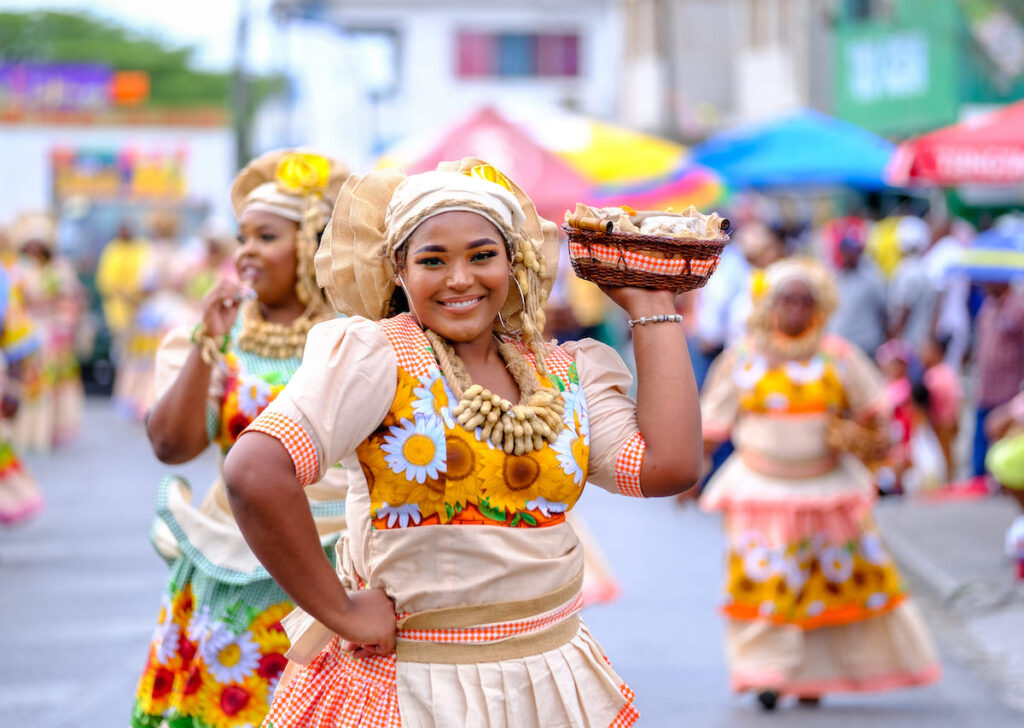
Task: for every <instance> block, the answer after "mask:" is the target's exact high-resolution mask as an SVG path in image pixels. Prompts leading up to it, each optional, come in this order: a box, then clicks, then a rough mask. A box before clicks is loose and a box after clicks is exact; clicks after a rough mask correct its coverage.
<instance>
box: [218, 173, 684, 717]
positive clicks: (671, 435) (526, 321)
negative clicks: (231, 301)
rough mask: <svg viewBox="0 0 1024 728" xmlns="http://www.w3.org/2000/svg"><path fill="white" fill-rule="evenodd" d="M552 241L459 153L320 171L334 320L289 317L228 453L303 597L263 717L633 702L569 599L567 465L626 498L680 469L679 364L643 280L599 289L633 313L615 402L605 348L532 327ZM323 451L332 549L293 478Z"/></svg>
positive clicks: (237, 497) (509, 187) (537, 712)
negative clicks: (417, 168) (417, 169)
mask: <svg viewBox="0 0 1024 728" xmlns="http://www.w3.org/2000/svg"><path fill="white" fill-rule="evenodd" d="M557 255H558V251H557V231H556V228H555V226H554V225H553V224H552V223H550V222H547V221H545V220H542V219H541V218H540V217H539V216H538V215H537V213H536V210H535V208H534V206H533V204H532V202H531V201H530V200H529V198H528V197H527V196H526V195H525V194H524V193H523V192H522V190H520V189H519V188H518V187H517V186H516V185H515V184H514V183H513V182H512V181H511V180H509V179H508V178H507V177H506V176H505V175H503V174H502V173H501V172H500V171H498V170H497V169H495V168H494V167H493V166H491V165H487V164H486V163H483V162H481V161H480V160H477V159H464V160H462V161H461V162H459V163H442V164H441V165H440V166H439V168H438V171H435V172H427V173H424V174H419V175H412V176H408V177H407V176H406V175H404V174H403V173H401V172H399V171H397V170H380V171H376V172H372V173H370V174H368V175H366V176H365V177H362V178H355V177H353V178H350V179H349V180H348V181H347V182H346V184H345V185H344V187H343V188H342V191H341V193H340V195H339V197H338V201H337V203H336V205H335V209H334V214H333V217H332V222H331V224H330V225H329V227H328V230H327V232H325V234H324V239H323V242H322V244H321V248H320V251H319V253H318V257H317V267H318V273H319V281H320V283H321V285H323V286H324V287H325V288H326V289H327V291H328V294H329V295H330V297H331V300H332V301H333V302H334V304H335V307H336V308H338V310H339V311H342V312H344V313H346V314H349V318H347V319H343V320H339V321H335V322H328V323H327V324H323V325H321V326H318V327H317V328H316V329H314V330H313V331H312V332H311V333H310V339H309V345H308V346H307V348H306V353H305V357H304V359H303V365H302V367H301V369H300V370H299V372H298V373H297V374H296V376H295V377H294V378H293V379H292V380H291V382H289V384H288V386H287V387H286V388H285V390H284V392H282V393H281V395H280V396H279V397H278V398H277V399H276V400H275V401H274V403H273V404H272V405H271V406H270V407H269V408H268V409H267V410H266V411H265V412H264V413H263V414H262V415H261V416H260V417H259V418H257V419H256V421H255V422H254V423H253V424H252V425H251V426H250V428H249V430H248V431H247V432H246V433H245V434H243V435H242V437H240V438H239V441H238V444H237V445H236V446H235V449H234V450H233V451H232V453H231V455H230V456H229V458H228V462H227V465H226V470H225V478H226V481H227V484H228V493H229V497H230V498H231V502H232V507H233V509H234V511H235V515H236V517H237V519H238V522H239V524H240V525H241V526H242V530H243V532H244V533H245V535H246V538H247V539H248V541H249V543H250V545H251V546H252V548H253V551H254V552H255V553H256V554H257V555H258V556H259V557H260V559H261V560H262V562H263V563H264V565H265V566H266V567H267V570H268V571H270V573H272V574H273V575H274V576H275V577H276V578H277V579H278V581H279V583H281V585H282V586H283V587H284V588H285V590H286V591H288V593H289V594H291V595H292V597H293V598H294V599H295V602H296V603H297V604H298V605H299V606H300V607H301V608H302V611H299V612H296V613H294V614H293V615H292V616H290V617H289V618H288V620H286V623H285V626H286V628H287V629H288V632H289V635H290V636H291V637H292V642H293V647H292V650H291V652H289V656H290V657H291V659H292V660H293V661H294V662H295V663H296V668H295V669H294V674H293V676H292V678H291V680H290V681H289V682H287V683H286V684H284V683H282V685H281V686H280V687H279V688H278V691H277V694H276V695H275V696H274V704H273V706H272V708H271V711H270V714H269V715H268V717H267V720H266V722H265V723H264V726H268V727H269V726H273V727H274V728H289V727H291V726H295V727H298V726H303V728H314V727H320V728H328V727H330V728H337V727H339V726H399V725H402V726H410V727H415V726H449V725H452V726H454V725H478V726H491V727H497V726H516V727H517V728H520V727H522V728H531V727H538V726H566V725H574V726H602V727H604V726H629V725H633V724H634V723H635V722H636V720H637V716H638V711H637V708H636V707H635V706H634V704H633V693H632V691H631V690H630V689H629V687H628V686H627V685H626V683H625V681H624V680H623V679H622V678H621V677H620V676H619V675H618V674H616V672H615V671H614V670H613V669H612V666H611V664H610V662H609V661H608V660H607V658H606V657H605V655H604V652H603V651H602V650H601V647H600V645H599V644H598V643H597V641H596V640H595V639H594V637H593V636H592V635H591V634H590V632H589V630H588V629H587V627H586V626H585V625H584V624H583V622H582V621H581V620H580V616H579V609H580V605H581V601H582V594H581V587H582V581H583V577H582V569H583V552H582V547H581V545H580V541H579V538H578V537H577V535H576V533H575V531H574V530H573V528H572V526H571V525H570V524H569V523H567V522H566V519H565V515H566V513H567V512H568V511H569V510H570V509H571V508H572V507H573V505H574V504H575V503H576V502H577V500H578V499H579V497H580V495H581V493H582V491H583V486H584V484H585V483H586V482H591V483H594V484H596V485H598V486H600V487H602V488H605V489H608V490H610V491H612V492H615V493H621V494H623V495H627V496H635V497H643V496H648V497H650V496H665V495H671V494H675V493H678V492H679V491H681V490H683V489H685V488H687V487H689V486H690V485H692V483H693V482H694V481H695V480H696V477H697V474H698V473H697V471H698V469H699V458H700V452H699V450H700V446H699V438H700V423H699V409H698V403H697V394H696V385H695V383H694V380H693V373H692V371H691V369H690V367H689V359H688V356H687V354H686V345H685V339H684V336H683V331H682V326H681V325H680V322H679V321H678V319H677V318H676V317H674V316H672V314H673V313H674V309H673V305H672V302H673V298H674V296H673V295H672V294H671V293H669V292H666V291H651V290H643V289H634V288H618V289H609V291H608V294H609V296H610V297H611V298H612V299H613V300H614V301H616V302H617V303H618V304H619V305H621V306H623V307H624V308H625V309H626V311H627V312H628V313H629V314H630V317H631V319H637V320H638V319H640V318H641V317H646V318H645V319H644V321H645V322H648V321H649V323H645V322H641V323H638V324H637V326H636V328H635V329H634V337H635V348H636V359H637V369H638V375H637V376H638V381H639V387H638V399H637V401H636V402H634V401H633V400H631V399H630V398H629V397H628V396H627V394H626V392H627V390H628V389H629V387H630V384H631V376H630V374H629V372H628V370H627V368H626V367H625V365H624V364H623V362H622V360H621V359H620V358H619V356H618V355H617V354H616V353H615V352H614V351H613V350H612V349H610V348H609V347H607V346H605V345H603V344H599V343H597V342H594V341H592V340H584V341H580V342H576V343H571V344H561V345H554V344H549V343H547V342H545V341H544V340H543V339H542V338H541V335H540V332H541V331H543V328H544V321H543V313H542V312H543V307H544V303H545V299H546V297H547V293H548V291H549V290H550V287H551V283H552V278H553V276H554V272H555V271H556V270H557V265H556V263H557ZM499 314H500V315H499ZM653 317H657V321H655V320H654V318H653ZM514 403H516V404H514ZM338 458H341V459H342V462H343V463H344V464H345V465H346V467H347V468H348V470H349V473H350V481H349V494H348V500H347V510H346V514H347V518H348V526H349V531H348V535H347V538H346V539H345V540H344V542H343V548H342V549H341V553H340V554H339V568H338V571H337V573H336V572H335V570H334V569H332V568H331V566H330V564H329V563H328V561H327V560H326V559H325V558H323V557H322V556H320V555H319V553H318V552H317V549H316V548H315V546H316V544H315V539H314V532H313V530H312V528H311V527H310V525H309V516H308V506H307V505H306V504H305V499H304V496H303V493H302V488H303V486H305V485H306V484H307V483H311V482H314V481H316V479H317V478H319V477H320V476H321V474H322V473H323V471H324V468H325V467H326V465H327V464H328V463H330V462H332V461H334V460H336V459H338Z"/></svg>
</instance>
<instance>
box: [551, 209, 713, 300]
mask: <svg viewBox="0 0 1024 728" xmlns="http://www.w3.org/2000/svg"><path fill="white" fill-rule="evenodd" d="M562 230H564V231H565V232H566V234H567V235H568V236H569V260H570V261H571V262H572V269H573V270H574V271H576V275H577V276H579V277H580V278H583V279H585V280H588V281H592V282H594V283H597V284H598V285H601V286H634V287H638V288H659V289H666V290H673V291H677V292H681V291H690V290H693V289H694V288H700V287H701V286H703V285H704V284H705V283H707V282H708V279H709V278H710V277H711V274H712V273H714V272H715V269H716V268H717V267H718V261H719V260H720V259H721V255H722V249H723V248H724V247H725V245H726V243H728V242H729V236H728V235H726V234H725V233H722V236H721V237H719V238H714V239H712V240H698V239H696V238H677V237H667V236H665V237H663V236H653V235H640V234H635V233H609V232H601V231H595V230H581V229H579V228H575V227H571V226H570V225H563V226H562ZM651 253H656V255H651Z"/></svg>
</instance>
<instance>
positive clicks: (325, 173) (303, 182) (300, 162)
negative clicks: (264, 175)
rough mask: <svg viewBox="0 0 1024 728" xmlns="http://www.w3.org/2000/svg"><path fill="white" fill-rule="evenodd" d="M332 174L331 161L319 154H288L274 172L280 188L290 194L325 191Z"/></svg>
mask: <svg viewBox="0 0 1024 728" xmlns="http://www.w3.org/2000/svg"><path fill="white" fill-rule="evenodd" d="M330 175H331V163H330V162H329V161H327V158H326V157H321V156H320V155H319V154H303V153H300V152H296V153H294V154H288V155H286V156H285V157H284V158H283V159H281V161H280V162H279V163H278V165H277V172H276V173H275V174H274V177H275V179H276V180H277V185H278V188H279V189H280V190H281V191H282V192H285V193H287V194H290V195H303V196H305V195H310V194H313V193H323V191H324V190H325V189H326V188H327V181H328V179H329V178H330Z"/></svg>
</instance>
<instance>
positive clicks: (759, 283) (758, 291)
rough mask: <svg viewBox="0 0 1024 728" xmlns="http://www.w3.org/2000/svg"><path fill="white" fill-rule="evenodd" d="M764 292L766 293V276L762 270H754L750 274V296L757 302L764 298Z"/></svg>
mask: <svg viewBox="0 0 1024 728" xmlns="http://www.w3.org/2000/svg"><path fill="white" fill-rule="evenodd" d="M766 293H768V277H767V276H766V275H765V274H764V271H763V270H755V271H754V272H753V273H752V274H751V275H750V298H751V300H752V301H753V302H754V303H757V302H758V301H760V300H761V299H762V298H764V294H766Z"/></svg>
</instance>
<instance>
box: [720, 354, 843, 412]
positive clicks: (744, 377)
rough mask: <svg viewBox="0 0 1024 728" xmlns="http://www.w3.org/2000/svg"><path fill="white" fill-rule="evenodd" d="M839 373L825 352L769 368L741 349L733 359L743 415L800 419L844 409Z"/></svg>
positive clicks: (757, 356) (760, 357)
mask: <svg viewBox="0 0 1024 728" xmlns="http://www.w3.org/2000/svg"><path fill="white" fill-rule="evenodd" d="M841 373H842V372H841V362H839V361H838V360H837V359H836V358H835V357H834V356H832V355H831V354H830V353H829V352H827V351H819V352H818V353H816V354H815V355H814V356H812V357H811V358H810V359H808V360H806V361H793V360H790V361H784V362H780V363H778V364H774V365H772V364H770V363H769V361H768V358H767V357H765V355H764V354H762V353H761V352H759V351H757V350H755V349H752V348H750V349H748V348H746V347H744V348H743V349H741V350H740V351H739V352H738V353H737V356H736V364H735V367H734V369H733V381H735V383H736V386H737V389H738V391H739V404H740V409H742V410H743V411H744V412H749V413H755V414H780V415H785V414H791V415H801V414H812V413H825V412H836V411H841V410H844V409H846V408H847V401H846V395H845V393H844V390H843V384H842V379H841Z"/></svg>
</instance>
